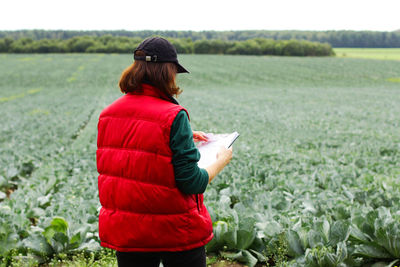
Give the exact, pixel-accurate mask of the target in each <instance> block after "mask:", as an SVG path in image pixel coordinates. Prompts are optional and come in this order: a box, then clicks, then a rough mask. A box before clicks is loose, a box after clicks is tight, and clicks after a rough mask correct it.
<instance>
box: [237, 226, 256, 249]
mask: <svg viewBox="0 0 400 267" xmlns="http://www.w3.org/2000/svg"><path fill="white" fill-rule="evenodd" d="M255 237H256V231H254V230H253V231H251V232H249V231H246V230H238V231H237V244H236V248H237V249H247V248H248V247H250V245H251V244H252V243H253V241H254V238H255Z"/></svg>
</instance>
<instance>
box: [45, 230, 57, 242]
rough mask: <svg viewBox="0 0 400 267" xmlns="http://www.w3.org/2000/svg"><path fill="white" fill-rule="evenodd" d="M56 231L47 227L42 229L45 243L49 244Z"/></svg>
mask: <svg viewBox="0 0 400 267" xmlns="http://www.w3.org/2000/svg"><path fill="white" fill-rule="evenodd" d="M55 233H56V231H55V230H54V228H53V227H51V226H48V227H46V228H45V229H44V231H43V236H44V237H45V238H46V240H47V242H48V243H50V244H51V239H53V236H54V235H55Z"/></svg>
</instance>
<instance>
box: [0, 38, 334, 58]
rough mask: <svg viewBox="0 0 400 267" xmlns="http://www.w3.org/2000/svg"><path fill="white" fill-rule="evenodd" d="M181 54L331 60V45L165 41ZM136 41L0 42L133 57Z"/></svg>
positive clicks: (5, 48) (11, 48)
mask: <svg viewBox="0 0 400 267" xmlns="http://www.w3.org/2000/svg"><path fill="white" fill-rule="evenodd" d="M168 39H169V41H170V42H171V43H172V44H173V45H174V46H175V47H176V49H177V51H178V53H180V54H230V55H277V56H331V55H334V52H333V49H332V47H331V45H329V44H327V43H318V42H310V41H305V40H273V39H265V38H254V39H248V40H243V41H224V40H216V39H211V40H207V39H203V40H197V41H193V40H192V39H190V38H181V39H178V38H168ZM142 40H143V39H142V38H139V37H124V36H112V35H104V36H100V37H97V36H76V37H72V38H70V39H39V40H34V39H32V38H26V37H23V38H20V39H17V40H14V39H12V38H10V37H6V38H1V39H0V52H2V53H132V52H133V50H134V49H135V48H136V47H137V46H138V45H139V43H140V42H142Z"/></svg>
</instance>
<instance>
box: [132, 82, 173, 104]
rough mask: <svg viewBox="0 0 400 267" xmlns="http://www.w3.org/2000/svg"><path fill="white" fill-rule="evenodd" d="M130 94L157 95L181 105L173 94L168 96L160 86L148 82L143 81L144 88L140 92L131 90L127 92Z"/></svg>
mask: <svg viewBox="0 0 400 267" xmlns="http://www.w3.org/2000/svg"><path fill="white" fill-rule="evenodd" d="M127 94H129V95H145V96H152V97H157V98H161V99H164V100H166V101H169V102H172V103H174V104H176V105H179V103H178V101H176V99H175V98H173V97H172V96H168V95H167V94H165V93H163V92H162V91H161V90H159V89H158V88H156V87H154V86H152V85H151V84H148V83H142V90H141V91H139V92H129V93H127Z"/></svg>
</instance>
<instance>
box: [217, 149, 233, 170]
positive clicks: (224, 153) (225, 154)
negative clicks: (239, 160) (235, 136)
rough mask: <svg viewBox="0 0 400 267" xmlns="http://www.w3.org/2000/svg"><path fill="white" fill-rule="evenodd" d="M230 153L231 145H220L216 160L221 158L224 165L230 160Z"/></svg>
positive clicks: (231, 152)
mask: <svg viewBox="0 0 400 267" xmlns="http://www.w3.org/2000/svg"><path fill="white" fill-rule="evenodd" d="M232 155H233V149H232V146H231V147H230V148H228V149H226V148H225V147H223V146H222V147H221V148H220V150H219V151H218V153H217V160H221V161H222V162H223V163H225V164H224V166H226V165H227V164H228V163H229V162H230V161H231V159H232Z"/></svg>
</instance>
